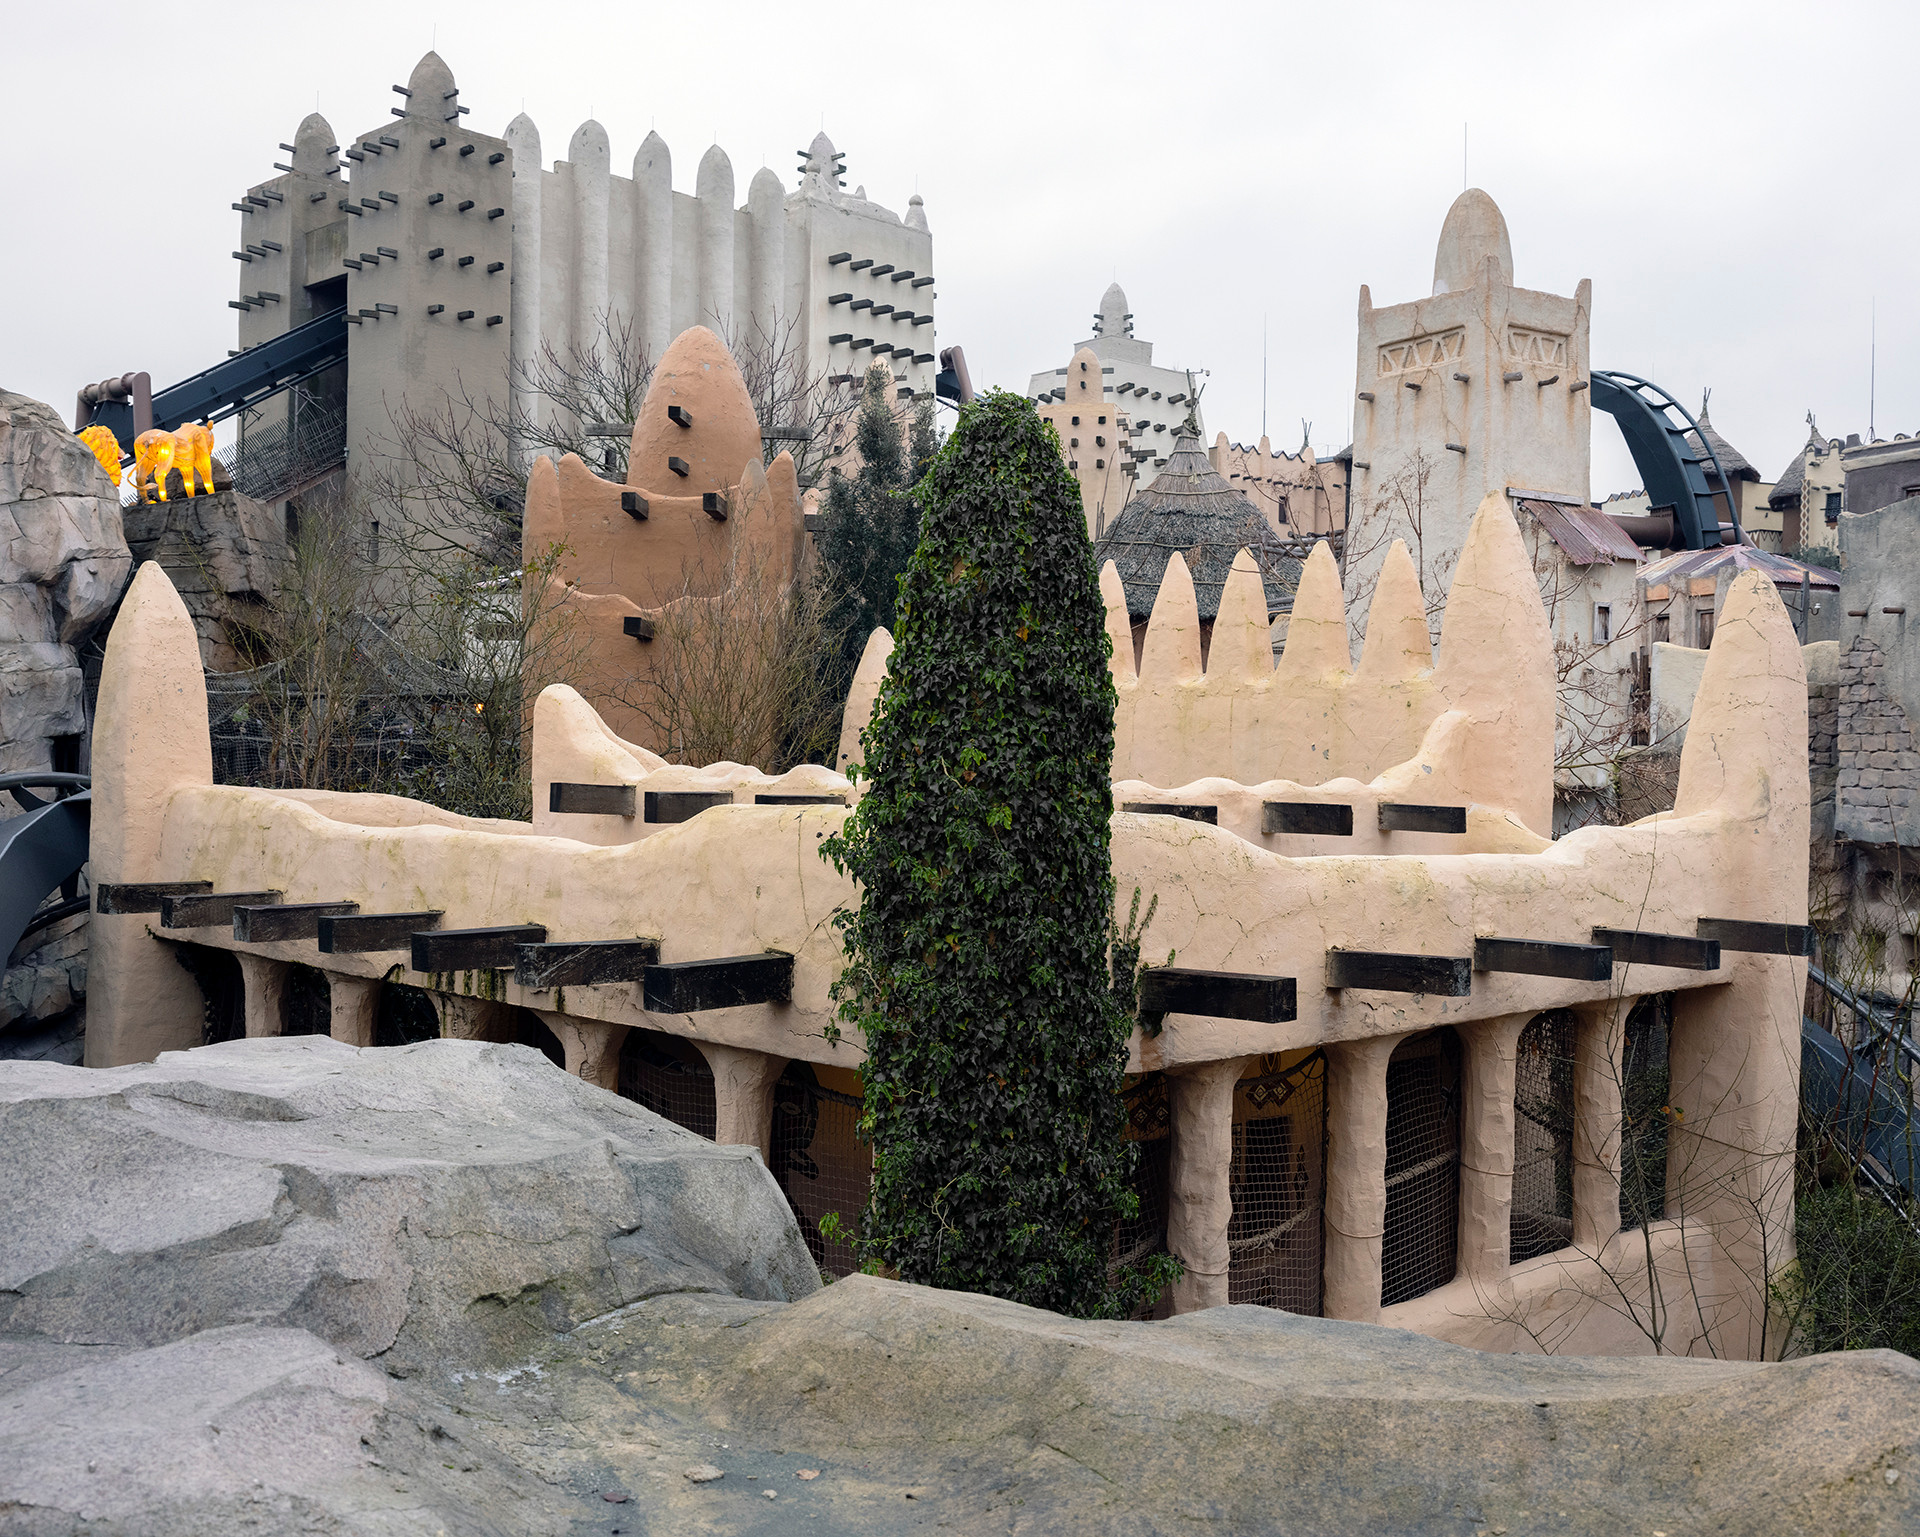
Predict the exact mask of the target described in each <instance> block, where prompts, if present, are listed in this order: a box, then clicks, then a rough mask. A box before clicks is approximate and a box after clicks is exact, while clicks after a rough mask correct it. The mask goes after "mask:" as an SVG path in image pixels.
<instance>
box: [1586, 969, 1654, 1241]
mask: <svg viewBox="0 0 1920 1537" xmlns="http://www.w3.org/2000/svg"><path fill="white" fill-rule="evenodd" d="M1638 1001H1639V1000H1638V999H1635V998H1608V999H1606V1000H1604V1001H1603V1002H1601V1003H1597V1004H1593V1005H1591V1006H1589V1007H1587V1008H1583V1009H1579V1010H1577V1011H1576V1014H1577V1017H1578V1019H1579V1021H1580V1026H1579V1033H1578V1036H1577V1037H1576V1039H1575V1043H1574V1056H1573V1242H1574V1245H1575V1247H1577V1248H1579V1249H1580V1250H1582V1251H1583V1252H1585V1253H1588V1254H1593V1253H1597V1252H1598V1251H1599V1249H1600V1248H1601V1247H1602V1246H1603V1245H1604V1244H1605V1243H1606V1242H1607V1240H1608V1239H1610V1238H1612V1237H1613V1235H1614V1234H1615V1233H1617V1232H1619V1231H1620V1089H1621V1080H1622V1075H1623V1074H1624V1072H1625V1070H1626V1059H1625V1050H1626V1040H1627V1032H1626V1018H1627V1016H1628V1015H1629V1014H1630V1013H1632V1012H1633V1006H1634V1004H1635V1003H1637V1002H1638Z"/></svg>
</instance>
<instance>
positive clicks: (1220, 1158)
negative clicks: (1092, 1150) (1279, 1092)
mask: <svg viewBox="0 0 1920 1537" xmlns="http://www.w3.org/2000/svg"><path fill="white" fill-rule="evenodd" d="M1244 1066H1245V1062H1244V1060H1243V1059H1242V1058H1239V1057H1234V1058H1232V1059H1230V1060H1228V1061H1225V1062H1206V1063H1202V1064H1201V1065H1200V1066H1198V1067H1188V1068H1181V1069H1179V1070H1177V1071H1175V1072H1170V1073H1168V1074H1167V1101H1168V1108H1169V1109H1170V1110H1171V1112H1172V1115H1173V1147H1172V1151H1171V1158H1170V1162H1169V1165H1168V1169H1167V1249H1168V1251H1169V1252H1170V1253H1171V1254H1172V1255H1173V1256H1174V1258H1175V1259H1177V1260H1179V1261H1180V1262H1181V1264H1182V1265H1184V1266H1185V1267H1186V1273H1185V1274H1184V1275H1183V1276H1181V1277H1180V1279H1179V1280H1178V1281H1175V1282H1174V1283H1173V1311H1174V1312H1176V1313H1197V1312H1199V1311H1200V1310H1201V1309H1202V1308H1217V1307H1220V1306H1222V1305H1223V1304H1224V1303H1225V1302H1226V1300H1227V1270H1228V1268H1229V1257H1228V1253H1227V1224H1228V1223H1229V1222H1230V1221H1231V1220H1232V1218H1233V1191H1232V1182H1233V1086H1234V1084H1236V1083H1238V1082H1239V1081H1240V1073H1241V1070H1242V1068H1243V1067H1244Z"/></svg>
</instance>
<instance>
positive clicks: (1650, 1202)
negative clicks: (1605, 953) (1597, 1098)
mask: <svg viewBox="0 0 1920 1537" xmlns="http://www.w3.org/2000/svg"><path fill="white" fill-rule="evenodd" d="M1672 1024H1673V994H1672V993H1650V994H1648V995H1647V996H1646V997H1644V998H1642V999H1641V1000H1640V1001H1639V1002H1638V1003H1636V1004H1634V1006H1633V1008H1632V1010H1631V1012H1629V1013H1628V1015H1627V1028H1626V1050H1625V1053H1624V1060H1623V1062H1622V1064H1621V1074H1620V1226H1621V1227H1622V1228H1625V1229H1632V1228H1637V1227H1644V1226H1645V1225H1646V1224H1647V1223H1649V1222H1657V1221H1659V1220H1660V1218H1662V1217H1664V1216H1665V1215H1666V1214H1667V1130H1668V1122H1667V1117H1668V1115H1669V1114H1670V1112H1671V1108H1672V1107H1671V1106H1670V1104H1669V1103H1668V1100H1669V1096H1670V1094H1671V1092H1672V1088H1671V1085H1672V1081H1673V1070H1672V1068H1671V1066H1670V1065H1669V1062H1668V1050H1669V1040H1670V1034H1671V1027H1672Z"/></svg>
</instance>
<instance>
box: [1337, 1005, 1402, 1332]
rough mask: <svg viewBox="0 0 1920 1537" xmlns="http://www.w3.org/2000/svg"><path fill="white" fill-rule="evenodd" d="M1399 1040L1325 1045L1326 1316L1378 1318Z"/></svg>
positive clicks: (1361, 1319)
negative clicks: (1393, 1067) (1390, 1066)
mask: <svg viewBox="0 0 1920 1537" xmlns="http://www.w3.org/2000/svg"><path fill="white" fill-rule="evenodd" d="M1398 1044H1399V1037H1397V1036H1386V1037H1382V1038H1379V1039H1375V1040H1371V1041H1339V1042H1335V1043H1333V1044H1331V1045H1329V1046H1328V1047H1327V1225H1326V1234H1327V1257H1326V1269H1325V1271H1324V1274H1323V1280H1324V1295H1323V1300H1324V1306H1325V1311H1326V1315H1327V1317H1329V1318H1345V1319H1350V1320H1353V1321H1354V1322H1357V1323H1378V1322H1379V1321H1380V1253H1381V1245H1382V1243H1383V1241H1384V1239H1385V1237H1386V1231H1387V1058H1389V1057H1390V1056H1392V1055H1393V1048H1394V1047H1395V1046H1396V1045H1398Z"/></svg>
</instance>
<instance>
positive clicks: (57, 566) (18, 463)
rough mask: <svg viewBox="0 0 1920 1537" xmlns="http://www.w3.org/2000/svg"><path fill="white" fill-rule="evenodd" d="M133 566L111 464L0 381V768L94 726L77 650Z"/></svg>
mask: <svg viewBox="0 0 1920 1537" xmlns="http://www.w3.org/2000/svg"><path fill="white" fill-rule="evenodd" d="M132 574H133V556H132V554H131V552H130V551H129V550H128V548H127V539H126V531H125V529H124V528H123V526H122V524H121V521H120V498H119V495H118V493H117V492H116V491H115V490H114V486H113V482H112V481H110V480H108V479H107V474H106V471H104V470H103V469H101V468H100V465H99V462H98V461H97V460H95V458H94V457H93V455H92V454H91V453H90V452H88V450H87V448H86V446H85V445H84V444H82V443H81V442H80V441H79V440H78V439H76V438H75V437H74V435H73V434H72V432H70V431H69V430H68V428H67V425H66V423H65V422H63V421H62V420H61V419H60V417H59V416H58V414H56V413H55V411H54V409H53V407H52V406H49V405H45V404H43V403H42V402H40V401H38V400H34V399H32V398H30V397H28V396H26V395H16V394H14V393H13V392H11V391H9V390H0V773H7V772H12V771H16V770H20V769H33V768H46V767H47V766H48V751H49V743H50V742H51V740H52V739H53V738H54V737H57V736H74V735H80V734H82V733H84V732H85V731H86V729H87V720H86V701H85V697H84V689H83V685H82V678H81V669H80V664H79V661H78V659H77V656H76V648H77V647H79V646H81V645H83V644H84V643H85V642H86V641H87V639H88V638H89V637H90V636H91V635H92V633H93V631H94V629H95V627H96V626H98V625H99V623H100V622H101V621H102V620H103V619H105V618H106V617H107V616H108V615H109V614H111V613H112V612H113V610H114V606H115V605H116V604H117V603H119V601H120V594H121V593H122V591H124V590H125V588H126V585H127V580H128V578H129V577H130V576H131V575H132ZM0 814H4V813H0Z"/></svg>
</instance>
